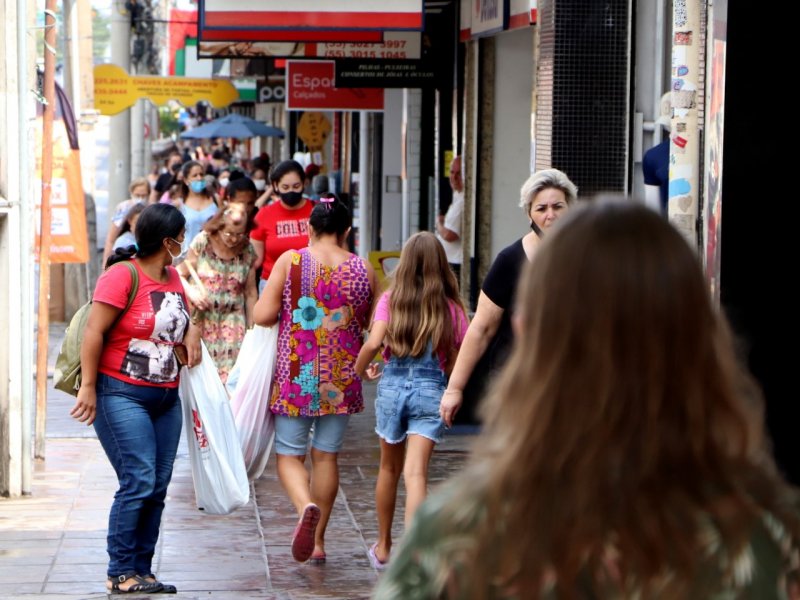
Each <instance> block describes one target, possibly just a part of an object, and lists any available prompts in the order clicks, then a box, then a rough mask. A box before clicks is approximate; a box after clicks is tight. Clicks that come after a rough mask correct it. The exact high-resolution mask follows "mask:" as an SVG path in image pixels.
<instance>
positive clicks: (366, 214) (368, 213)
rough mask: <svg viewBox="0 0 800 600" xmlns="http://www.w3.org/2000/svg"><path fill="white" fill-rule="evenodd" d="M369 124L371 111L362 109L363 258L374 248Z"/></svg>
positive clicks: (360, 237)
mask: <svg viewBox="0 0 800 600" xmlns="http://www.w3.org/2000/svg"><path fill="white" fill-rule="evenodd" d="M369 125H370V123H369V113H368V112H366V111H363V110H362V111H361V112H360V113H359V115H358V255H359V256H360V257H361V258H367V255H368V254H369V252H370V250H372V202H373V200H372V185H371V184H372V174H371V173H370V155H371V153H372V136H371V135H370V126H369Z"/></svg>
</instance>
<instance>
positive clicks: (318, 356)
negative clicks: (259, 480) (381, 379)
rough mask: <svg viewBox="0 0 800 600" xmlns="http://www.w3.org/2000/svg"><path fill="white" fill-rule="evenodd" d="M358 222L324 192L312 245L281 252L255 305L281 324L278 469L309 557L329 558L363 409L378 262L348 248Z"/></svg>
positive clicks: (298, 543) (259, 318)
mask: <svg viewBox="0 0 800 600" xmlns="http://www.w3.org/2000/svg"><path fill="white" fill-rule="evenodd" d="M301 181H302V180H301ZM351 223H352V218H351V216H350V211H349V209H348V207H347V206H346V205H345V204H344V203H342V202H341V201H340V200H338V199H337V198H336V197H335V196H333V195H332V194H330V195H328V196H326V197H324V198H322V199H321V201H320V203H319V204H318V205H317V206H315V207H314V210H313V211H312V212H311V218H310V231H309V240H310V241H309V242H308V247H307V248H303V249H302V250H299V251H295V250H290V251H289V252H286V253H284V254H282V255H281V256H280V258H278V260H277V262H276V263H275V266H274V267H273V269H272V274H271V276H270V278H269V281H268V282H267V287H266V289H265V290H264V292H263V294H262V295H261V297H260V298H259V300H258V302H257V303H256V307H255V311H254V312H255V322H256V323H257V324H258V325H266V326H271V325H274V324H275V323H278V324H279V328H280V329H279V333H278V358H277V366H276V369H275V376H274V380H273V381H274V385H273V386H272V398H271V400H270V410H271V411H272V412H273V413H274V414H275V452H276V454H277V464H278V477H279V478H280V481H281V484H282V485H283V487H284V489H285V490H286V492H287V494H288V495H289V499H290V500H291V502H292V505H293V506H294V508H295V510H296V511H297V513H298V515H299V522H298V524H297V528H296V529H295V532H294V536H293V538H292V556H293V557H294V558H295V560H298V561H300V562H305V561H306V560H308V559H309V558H311V559H312V560H313V561H314V562H316V563H321V562H323V561H325V558H326V555H325V528H326V526H327V524H328V518H329V517H330V514H331V509H332V508H333V503H334V501H335V499H336V493H337V491H338V489H339V467H338V463H337V457H338V452H339V450H340V449H341V447H342V443H343V442H344V436H345V430H346V428H347V423H348V421H349V419H350V415H352V414H355V413H359V412H361V411H362V410H364V399H363V397H362V393H361V379H360V378H359V377H358V375H356V373H355V369H354V366H355V359H356V356H358V352H359V350H360V349H361V337H362V335H363V330H364V326H365V325H366V323H367V319H368V318H369V312H370V308H371V306H372V296H373V290H374V287H375V283H374V281H375V275H374V272H373V270H372V267H371V266H370V265H369V263H367V262H366V261H364V260H363V259H361V258H359V257H358V256H356V255H354V254H351V253H350V252H348V251H347V250H344V249H343V248H342V245H343V243H344V240H345V238H346V236H347V234H348V232H349V231H350V225H351ZM312 425H313V427H314V433H313V435H311V427H312ZM309 440H310V442H311V476H310V478H309V473H308V471H307V470H306V467H305V458H306V453H307V452H308V444H309Z"/></svg>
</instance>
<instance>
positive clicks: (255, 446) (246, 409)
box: [231, 325, 278, 479]
mask: <svg viewBox="0 0 800 600" xmlns="http://www.w3.org/2000/svg"><path fill="white" fill-rule="evenodd" d="M277 354H278V326H277V325H275V326H273V327H259V326H258V325H257V326H255V327H253V328H252V329H250V330H249V331H248V332H247V333H246V334H245V336H244V340H243V341H242V349H241V350H240V351H239V356H238V358H237V359H236V364H235V365H234V370H237V367H238V382H237V383H236V388H235V390H234V391H233V395H232V396H231V410H232V411H233V417H234V421H235V423H236V431H237V432H238V434H239V443H240V444H241V447H242V454H243V455H244V463H245V467H246V468H247V476H248V477H249V478H250V479H258V478H259V477H261V473H263V472H264V468H265V467H266V466H267V460H268V459H269V452H270V450H271V449H272V438H273V434H274V433H275V424H274V416H273V414H272V413H271V412H270V410H269V398H270V389H271V386H272V375H273V373H274V372H275V362H276V358H277Z"/></svg>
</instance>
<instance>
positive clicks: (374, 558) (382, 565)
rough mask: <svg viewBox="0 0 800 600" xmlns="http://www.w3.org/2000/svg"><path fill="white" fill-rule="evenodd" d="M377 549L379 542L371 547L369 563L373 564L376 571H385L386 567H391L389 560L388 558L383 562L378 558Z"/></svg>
mask: <svg viewBox="0 0 800 600" xmlns="http://www.w3.org/2000/svg"><path fill="white" fill-rule="evenodd" d="M377 547H378V542H375V543H374V544H372V546H370V547H369V552H368V554H369V562H370V563H372V568H373V569H375V570H376V571H385V570H386V567H388V566H389V559H388V558H387V559H386V560H381V559H380V558H378V555H377V554H375V549H376V548H377Z"/></svg>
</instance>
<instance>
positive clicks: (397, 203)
mask: <svg viewBox="0 0 800 600" xmlns="http://www.w3.org/2000/svg"><path fill="white" fill-rule="evenodd" d="M384 106H385V109H384V112H383V168H382V170H383V181H382V182H381V194H380V198H381V200H380V201H381V202H382V205H381V211H382V212H381V239H380V249H381V250H399V249H400V248H401V247H402V245H403V239H402V219H403V214H402V205H403V194H402V191H401V189H402V188H401V187H397V188H395V189H396V190H397V191H396V192H389V191H387V189H386V183H387V181H388V180H389V179H390V178H395V180H394V181H395V182H396V183H397V184H399V183H400V181H399V180H400V176H401V174H402V171H403V144H402V133H403V90H399V89H398V90H393V89H387V90H385V91H384Z"/></svg>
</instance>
